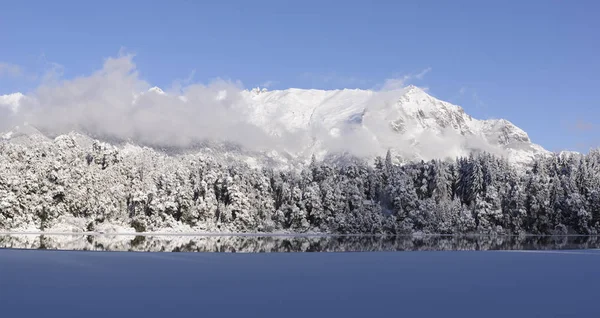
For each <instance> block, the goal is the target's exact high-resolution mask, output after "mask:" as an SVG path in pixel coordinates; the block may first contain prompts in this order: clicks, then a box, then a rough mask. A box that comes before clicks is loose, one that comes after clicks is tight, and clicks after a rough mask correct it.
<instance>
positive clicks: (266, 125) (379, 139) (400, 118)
mask: <svg viewBox="0 0 600 318" xmlns="http://www.w3.org/2000/svg"><path fill="white" fill-rule="evenodd" d="M243 94H244V97H245V100H246V102H247V103H248V105H249V116H248V118H249V120H250V121H251V122H252V123H254V124H256V125H257V126H259V127H262V128H263V129H264V130H265V131H267V132H269V133H271V134H274V135H280V136H281V135H284V134H285V133H296V134H297V133H299V132H301V133H304V134H307V135H308V137H310V138H307V139H308V140H310V141H311V143H309V144H306V145H304V146H305V147H306V148H307V149H310V150H312V151H317V152H318V150H322V151H325V150H328V149H329V148H331V145H332V144H335V143H337V144H345V146H346V147H347V148H348V149H350V150H351V151H355V152H359V153H360V150H361V149H356V148H363V150H365V152H363V154H367V155H376V154H381V153H383V152H385V151H386V150H387V149H392V150H394V152H395V153H397V154H399V155H400V156H402V157H404V158H406V159H432V158H445V157H450V158H452V157H456V156H461V155H468V154H469V153H471V152H472V151H489V152H493V153H496V154H499V155H505V156H507V157H508V159H509V160H510V161H512V162H515V163H526V162H527V161H529V160H530V159H531V158H533V156H535V155H538V154H545V153H547V151H546V150H544V149H543V148H542V147H540V146H538V145H536V144H533V143H532V142H531V140H530V139H529V137H528V135H527V133H525V132H524V131H523V130H522V129H520V128H518V127H516V126H515V125H513V124H512V123H511V122H509V121H507V120H504V119H500V120H496V119H492V120H477V119H474V118H472V117H471V116H470V115H468V114H466V113H465V112H464V110H463V109H462V108H461V107H459V106H456V105H453V104H450V103H447V102H444V101H441V100H439V99H437V98H435V97H433V96H430V95H429V94H427V93H426V92H425V91H423V90H422V89H419V88H418V87H415V86H409V87H406V88H404V89H401V90H395V91H388V92H374V91H370V90H349V89H344V90H329V91H327V90H302V89H288V90H280V91H265V90H252V91H245V92H243ZM323 140H329V142H328V143H327V144H323ZM342 149H344V148H343V147H342ZM309 152H310V151H309Z"/></svg>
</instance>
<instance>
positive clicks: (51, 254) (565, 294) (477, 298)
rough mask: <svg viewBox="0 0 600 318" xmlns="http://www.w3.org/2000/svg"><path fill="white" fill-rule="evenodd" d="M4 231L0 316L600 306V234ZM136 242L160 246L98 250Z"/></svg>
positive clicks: (586, 309)
mask: <svg viewBox="0 0 600 318" xmlns="http://www.w3.org/2000/svg"><path fill="white" fill-rule="evenodd" d="M0 244H1V246H2V247H4V249H0V306H1V309H0V317H35V318H39V317H78V318H79V317H103V318H104V317H386V318H388V317H600V307H599V306H598V305H597V295H598V293H597V290H598V286H600V250H597V248H598V245H599V243H598V239H597V238H596V237H525V238H516V237H495V238H490V237H487V238H484V237H471V238H458V237H425V238H409V237H387V238H383V237H220V236H209V237H192V236H188V237H185V236H179V237H171V236H143V237H140V236H137V237H136V236H133V237H126V236H114V237H111V236H91V237H90V236H64V235H62V236H35V235H30V236H22V235H13V236H2V237H0ZM56 249H60V251H57V250H56ZM70 250H77V251H70ZM84 250H95V251H84ZM129 250H132V251H157V252H148V253H122V252H97V251H129ZM434 250H439V252H431V251H434ZM449 250H462V251H458V252H456V251H449ZM486 250H492V251H486ZM159 251H175V252H182V253H161V252H159ZM183 251H190V252H198V251H223V252H326V251H334V252H340V251H363V253H185V252H183ZM394 251H421V252H410V253H402V252H394Z"/></svg>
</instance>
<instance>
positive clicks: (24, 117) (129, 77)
mask: <svg viewBox="0 0 600 318" xmlns="http://www.w3.org/2000/svg"><path fill="white" fill-rule="evenodd" d="M56 74H57V73H54V75H53V76H52V77H51V79H52V80H48V81H45V82H44V83H43V84H42V85H41V86H40V87H39V88H37V89H36V90H35V91H34V92H33V93H32V94H31V96H30V97H31V98H28V99H27V100H26V101H24V102H23V103H22V105H21V107H20V109H19V112H18V114H17V116H19V119H20V120H21V121H27V122H29V123H31V124H32V125H34V126H36V127H38V128H39V129H40V130H42V131H46V132H48V133H51V134H61V133H67V132H69V131H72V130H76V131H81V132H84V133H87V134H90V135H92V136H95V137H98V138H108V139H112V140H115V139H116V140H123V141H125V140H133V141H137V142H140V143H143V144H148V145H152V146H176V147H186V146H190V145H192V144H194V143H197V142H201V141H203V140H205V139H211V140H227V141H233V142H238V143H241V144H244V145H246V146H248V147H250V148H254V147H263V146H269V145H270V142H271V140H270V139H269V138H268V137H267V136H266V135H265V134H264V133H262V131H261V130H260V129H258V128H257V127H255V126H252V125H250V124H248V123H247V122H246V121H244V120H243V117H242V116H243V111H244V105H243V103H241V95H240V92H241V91H242V89H243V88H242V87H241V85H240V84H239V83H236V82H231V81H225V80H215V81H213V82H211V83H209V84H208V85H203V84H190V85H186V86H182V88H181V92H182V94H183V97H184V98H181V97H182V96H179V95H178V94H164V95H163V94H157V93H155V92H147V93H138V94H136V93H137V92H146V91H148V89H149V88H150V85H149V83H147V82H146V81H144V80H143V79H141V78H140V77H139V74H138V72H137V69H136V66H135V64H134V63H133V56H132V55H126V56H121V57H118V58H109V59H106V60H105V63H104V66H103V67H102V69H100V70H98V71H96V72H94V73H93V74H91V75H89V76H82V77H78V78H75V79H71V80H60V79H59V77H58V76H55V75H56ZM217 97H220V98H217Z"/></svg>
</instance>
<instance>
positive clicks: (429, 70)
mask: <svg viewBox="0 0 600 318" xmlns="http://www.w3.org/2000/svg"><path fill="white" fill-rule="evenodd" d="M429 72H431V67H428V68H426V69H424V70H422V71H421V72H419V73H418V74H417V75H415V78H416V79H418V80H420V79H423V77H425V75H427V73H429Z"/></svg>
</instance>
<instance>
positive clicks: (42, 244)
mask: <svg viewBox="0 0 600 318" xmlns="http://www.w3.org/2000/svg"><path fill="white" fill-rule="evenodd" d="M0 248H15V249H49V250H81V251H136V252H232V253H235V252H238V253H239V252H248V253H268V252H377V251H456V250H460V251H464V250H469V251H485V250H564V249H597V248H600V237H599V236H421V237H414V236H257V235H238V236H220V235H212V236H174V235H154V236H152V235H149V236H134V235H0Z"/></svg>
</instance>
